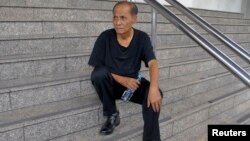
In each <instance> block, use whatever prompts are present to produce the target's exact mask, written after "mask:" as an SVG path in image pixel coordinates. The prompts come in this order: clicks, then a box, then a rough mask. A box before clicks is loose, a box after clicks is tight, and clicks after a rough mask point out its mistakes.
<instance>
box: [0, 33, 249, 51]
mask: <svg viewBox="0 0 250 141" xmlns="http://www.w3.org/2000/svg"><path fill="white" fill-rule="evenodd" d="M201 35H202V36H203V37H205V38H207V39H208V40H209V41H211V42H212V43H214V44H218V43H220V42H219V41H217V40H216V39H214V38H213V37H212V36H210V35H209V34H207V33H201ZM225 35H227V36H228V37H230V38H231V39H233V40H234V41H235V42H249V35H250V34H249V33H225ZM96 38H97V36H86V35H85V34H73V33H72V34H69V33H67V34H65V33H63V34H46V35H42V34H41V35H40V34H39V35H37V34H32V35H11V36H1V37H0V41H1V43H2V44H3V45H5V44H7V45H8V44H12V45H11V46H13V45H15V44H17V45H19V44H21V45H22V43H25V41H27V42H33V41H34V42H37V44H42V43H43V42H45V45H46V46H48V49H49V50H53V49H51V48H50V46H51V43H54V42H56V44H62V43H65V42H68V43H67V45H68V44H71V43H72V42H73V44H77V41H79V43H85V44H86V45H85V44H84V45H85V46H86V48H87V49H88V48H92V47H93V44H94V42H95V40H96ZM49 39H53V41H51V40H49ZM176 39H178V40H176ZM54 40H55V41H54ZM62 40H63V41H62ZM81 40H82V41H81ZM4 41H7V42H4ZM10 41H13V42H10ZM60 41H62V42H61V43H60ZM27 42H26V44H28V43H27ZM57 42H58V43H57ZM157 43H158V44H157V45H158V46H167V45H175V44H178V45H193V44H196V43H194V41H193V40H191V39H190V38H189V37H188V36H187V35H185V34H183V33H164V34H158V36H157ZM29 44H30V45H29V46H31V45H32V44H31V43H29ZM55 46H56V47H57V45H55ZM59 47H60V46H59ZM59 47H58V48H59ZM66 47H67V46H66ZM74 47H76V48H78V46H74ZM62 48H65V45H62Z"/></svg>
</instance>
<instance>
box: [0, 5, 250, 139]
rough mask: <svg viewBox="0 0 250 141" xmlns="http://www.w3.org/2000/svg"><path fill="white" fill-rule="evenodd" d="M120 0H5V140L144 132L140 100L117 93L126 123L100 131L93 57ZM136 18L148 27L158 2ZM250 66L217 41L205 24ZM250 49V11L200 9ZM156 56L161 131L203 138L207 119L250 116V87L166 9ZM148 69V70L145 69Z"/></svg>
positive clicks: (0, 65) (1, 62)
mask: <svg viewBox="0 0 250 141" xmlns="http://www.w3.org/2000/svg"><path fill="white" fill-rule="evenodd" d="M114 4H115V2H112V1H95V0H46V1H44V0H0V29H1V30H0V31H1V32H0V141H102V140H103V141H127V140H131V141H140V140H141V136H142V127H143V121H142V115H141V107H140V105H136V104H133V103H123V102H121V101H117V105H118V107H119V109H120V113H121V118H122V119H121V125H120V126H118V127H117V128H116V130H115V132H114V133H113V134H112V135H110V136H100V135H99V134H98V131H99V129H100V126H101V124H102V123H103V122H104V120H105V119H104V118H103V117H102V107H101V103H100V101H99V100H98V97H97V94H96V93H95V91H94V89H93V87H92V85H91V83H90V81H89V75H90V72H91V69H90V68H89V67H88V65H87V61H88V58H89V55H90V52H91V50H92V47H93V44H94V42H95V39H96V38H97V36H98V35H99V34H100V33H101V32H102V31H104V30H105V29H108V28H112V23H111V20H112V11H111V9H112V7H113V5H114ZM138 7H139V11H140V14H139V23H138V24H137V25H136V28H138V29H141V30H143V31H146V32H147V33H149V34H150V30H151V29H150V24H151V23H150V21H151V13H150V11H151V8H150V6H148V5H146V4H138ZM169 8H170V9H171V10H173V11H174V12H175V13H176V14H177V15H178V16H180V17H182V18H184V20H185V21H187V22H188V23H190V24H191V25H192V26H193V27H194V28H196V29H197V30H198V31H199V32H201V33H202V35H203V36H206V37H208V39H209V40H210V41H211V42H212V43H214V44H215V45H217V46H218V48H220V49H222V50H224V51H225V52H226V53H227V54H228V55H229V56H230V57H232V58H233V59H234V60H236V61H237V62H238V63H239V64H241V65H242V66H244V67H245V68H246V69H247V70H248V72H250V65H249V64H247V63H245V62H244V61H243V60H241V59H239V58H238V57H237V56H236V55H235V54H234V53H232V52H231V51H230V50H228V49H227V48H225V46H224V45H222V44H221V43H220V42H219V41H217V40H216V39H214V38H213V37H211V36H210V35H208V34H207V33H206V32H205V31H203V30H202V29H200V28H198V27H197V26H196V25H195V24H194V23H192V22H191V21H189V20H188V19H187V18H186V17H185V16H183V15H182V14H181V13H178V11H176V10H175V9H174V8H173V7H169ZM195 11H196V12H197V13H198V14H200V15H201V16H203V17H204V18H205V19H207V20H208V21H209V22H210V23H212V24H213V25H214V26H215V27H216V28H218V29H220V30H221V31H223V32H224V33H225V34H227V35H228V36H230V37H232V38H233V39H234V40H235V41H237V42H238V43H239V44H241V45H242V46H243V47H244V48H246V49H247V50H249V51H250V20H246V19H243V18H242V17H243V15H242V14H239V13H228V12H218V11H207V10H195ZM158 19H159V22H158V29H157V30H158V42H157V44H158V47H157V50H156V54H157V58H158V59H159V62H160V87H161V89H162V90H163V92H164V101H163V106H162V112H161V116H160V126H161V137H162V139H163V140H164V141H184V140H185V141H196V140H206V132H207V131H206V128H207V124H223V123H225V124H249V123H250V115H249V114H250V112H249V111H250V90H249V89H247V88H246V86H244V85H243V84H242V83H241V82H240V81H239V80H238V79H237V78H235V77H234V76H233V75H232V74H231V73H229V72H228V71H227V70H226V69H224V68H223V67H222V66H221V65H220V64H218V63H217V61H216V60H214V59H213V58H212V57H210V56H209V55H208V54H207V53H206V52H205V51H204V50H203V49H202V48H201V47H200V46H198V45H197V44H196V43H194V42H193V41H192V40H191V39H189V37H187V36H186V35H185V34H183V33H182V32H180V31H179V30H178V29H177V28H176V27H175V26H174V25H172V24H171V23H169V22H168V21H167V20H166V19H164V18H163V17H162V16H160V15H159V18H158ZM142 72H143V73H144V74H145V76H146V77H147V78H148V70H147V69H146V68H145V67H143V68H142Z"/></svg>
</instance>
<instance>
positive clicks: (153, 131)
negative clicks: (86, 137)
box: [89, 1, 162, 141]
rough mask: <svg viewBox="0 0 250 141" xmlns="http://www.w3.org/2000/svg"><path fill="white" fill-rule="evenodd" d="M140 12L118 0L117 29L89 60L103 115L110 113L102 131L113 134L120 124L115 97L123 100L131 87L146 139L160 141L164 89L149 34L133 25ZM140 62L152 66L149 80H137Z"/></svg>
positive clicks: (115, 11)
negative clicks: (142, 121) (140, 110)
mask: <svg viewBox="0 0 250 141" xmlns="http://www.w3.org/2000/svg"><path fill="white" fill-rule="evenodd" d="M137 13H138V8H137V6H136V5H135V4H133V3H130V2H127V1H122V2H118V3H117V4H116V5H115V6H114V8H113V25H114V29H109V30H106V31H104V32H103V33H101V35H100V36H99V37H98V39H97V40H96V42H95V45H94V49H93V51H92V54H91V56H90V59H89V65H91V66H93V67H94V69H93V71H92V74H91V81H92V84H93V85H94V88H95V89H96V92H97V94H98V96H99V98H100V100H101V102H102V104H103V115H104V116H107V121H106V122H105V123H104V125H103V126H102V128H101V130H100V133H101V134H103V135H108V134H111V133H112V132H113V130H114V128H115V127H116V126H118V125H119V123H120V117H119V111H118V109H117V108H116V103H115V100H116V99H121V96H122V94H123V92H124V91H125V90H126V89H127V88H129V89H132V90H134V91H135V92H134V94H133V96H132V97H131V99H130V101H131V102H134V103H137V104H141V105H142V109H143V111H142V112H143V120H144V132H143V141H160V140H161V139H160V129H159V114H160V106H161V102H162V92H161V90H160V89H159V85H158V75H159V70H158V63H157V60H156V58H155V54H154V52H153V48H152V45H151V42H150V38H149V36H148V35H147V34H146V33H145V32H142V31H140V30H137V29H134V28H133V25H134V24H135V23H136V22H137ZM141 61H144V63H145V65H146V67H149V72H150V82H149V81H148V80H146V79H145V78H143V79H142V80H141V81H138V80H137V79H136V78H137V75H138V73H139V71H140V68H141Z"/></svg>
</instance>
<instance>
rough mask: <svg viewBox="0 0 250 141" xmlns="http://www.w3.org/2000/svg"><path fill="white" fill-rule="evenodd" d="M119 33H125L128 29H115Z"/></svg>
mask: <svg viewBox="0 0 250 141" xmlns="http://www.w3.org/2000/svg"><path fill="white" fill-rule="evenodd" d="M115 31H116V33H117V34H125V33H126V32H127V31H125V30H120V29H115Z"/></svg>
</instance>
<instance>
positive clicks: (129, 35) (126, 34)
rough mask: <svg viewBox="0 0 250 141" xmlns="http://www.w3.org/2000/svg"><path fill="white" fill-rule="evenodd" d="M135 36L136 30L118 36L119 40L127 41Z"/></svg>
mask: <svg viewBox="0 0 250 141" xmlns="http://www.w3.org/2000/svg"><path fill="white" fill-rule="evenodd" d="M133 34H134V29H133V28H131V29H130V30H129V31H128V32H126V33H124V34H117V38H118V39H122V40H126V39H128V38H131V37H132V36H133Z"/></svg>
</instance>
